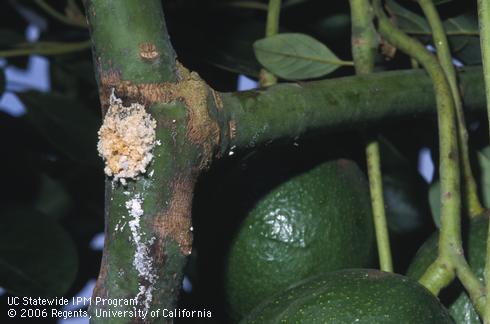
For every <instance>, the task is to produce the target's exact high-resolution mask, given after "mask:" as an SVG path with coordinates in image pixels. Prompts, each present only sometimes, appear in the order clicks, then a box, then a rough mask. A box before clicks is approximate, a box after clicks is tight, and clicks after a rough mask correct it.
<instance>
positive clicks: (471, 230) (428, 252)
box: [407, 214, 488, 324]
mask: <svg viewBox="0 0 490 324" xmlns="http://www.w3.org/2000/svg"><path fill="white" fill-rule="evenodd" d="M487 232H488V214H483V215H480V216H478V217H476V218H475V219H473V220H471V221H470V222H469V224H468V226H467V227H466V228H465V230H464V232H463V234H464V235H463V243H464V251H465V255H466V257H467V260H468V263H469V264H470V266H471V269H472V270H473V271H474V273H475V275H476V276H477V277H478V278H479V279H480V280H483V272H484V268H485V255H486V242H487ZM438 238H439V235H438V234H437V233H435V234H433V235H432V236H431V237H429V239H428V240H427V241H426V242H425V243H424V244H423V245H422V246H421V247H420V249H419V251H418V252H417V254H416V255H415V257H414V259H413V261H412V263H411V264H410V267H409V268H408V271H407V276H409V277H411V278H414V279H417V280H418V279H419V278H420V277H421V276H422V275H423V274H424V272H425V270H426V269H427V267H428V266H429V265H430V264H431V263H432V262H433V261H434V260H435V259H436V257H437V242H438ZM440 297H441V300H442V301H443V303H444V304H445V305H446V306H447V307H448V309H449V313H450V314H451V316H452V317H453V319H454V320H455V322H456V323H461V324H462V323H464V324H480V323H481V321H480V318H479V316H478V314H477V313H476V311H475V309H474V307H473V305H472V303H471V301H470V298H469V297H468V295H467V294H466V292H465V291H464V288H463V287H462V286H461V285H460V284H459V283H453V284H452V285H451V286H450V287H448V288H446V289H444V290H443V291H442V293H441V295H440Z"/></svg>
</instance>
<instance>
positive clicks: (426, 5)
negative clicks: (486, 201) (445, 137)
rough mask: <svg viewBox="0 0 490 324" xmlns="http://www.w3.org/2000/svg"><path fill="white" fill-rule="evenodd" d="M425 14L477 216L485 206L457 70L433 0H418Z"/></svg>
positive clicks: (470, 210)
mask: <svg viewBox="0 0 490 324" xmlns="http://www.w3.org/2000/svg"><path fill="white" fill-rule="evenodd" d="M418 2H419V4H420V6H421V8H422V10H423V11H424V14H425V16H426V18H427V21H428V22H429V25H430V27H431V29H432V36H433V39H434V44H435V46H436V49H437V57H438V58H439V62H440V64H441V67H442V69H443V71H444V73H445V75H446V78H447V80H448V82H449V86H450V88H451V93H452V95H453V100H454V105H455V108H456V117H457V121H458V136H459V149H460V159H461V167H462V172H463V181H464V187H463V189H464V196H465V199H466V206H465V207H466V211H467V214H468V216H469V217H475V216H478V215H480V214H481V213H482V212H483V207H482V204H481V202H480V199H479V198H478V189H477V186H476V181H475V178H474V176H473V172H472V170H471V164H470V155H469V154H470V153H469V148H468V131H467V130H466V123H465V119H464V111H463V103H462V100H461V95H460V92H459V87H458V81H457V78H456V70H455V68H454V65H453V62H452V57H451V51H450V49H449V44H448V40H447V37H446V34H445V32H444V26H443V25H442V22H441V18H440V17H439V14H438V12H437V9H436V7H435V5H434V3H433V1H432V0H418Z"/></svg>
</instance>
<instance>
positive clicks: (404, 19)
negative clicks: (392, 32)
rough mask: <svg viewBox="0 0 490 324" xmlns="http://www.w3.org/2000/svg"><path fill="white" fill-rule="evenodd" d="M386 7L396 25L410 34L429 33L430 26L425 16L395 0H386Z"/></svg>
mask: <svg viewBox="0 0 490 324" xmlns="http://www.w3.org/2000/svg"><path fill="white" fill-rule="evenodd" d="M386 7H387V9H388V12H389V13H390V14H391V16H393V17H394V21H395V23H396V25H397V26H398V27H399V28H400V29H402V30H403V31H405V32H406V33H409V34H420V33H423V34H428V33H430V32H431V29H430V26H429V24H428V23H427V21H426V20H425V18H424V17H422V16H420V15H418V14H416V13H414V12H412V11H410V10H408V9H406V8H405V7H403V6H401V5H399V4H398V3H397V2H396V1H394V0H386Z"/></svg>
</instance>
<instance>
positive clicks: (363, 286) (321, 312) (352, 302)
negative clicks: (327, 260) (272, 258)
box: [240, 269, 453, 324]
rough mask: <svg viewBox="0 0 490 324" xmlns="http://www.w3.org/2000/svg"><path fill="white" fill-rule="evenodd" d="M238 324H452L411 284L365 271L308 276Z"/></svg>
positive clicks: (434, 301)
mask: <svg viewBox="0 0 490 324" xmlns="http://www.w3.org/2000/svg"><path fill="white" fill-rule="evenodd" d="M240 323H241V324H253V323H257V324H259V323H260V324H262V323H268V324H274V323H308V324H315V323H322V324H323V323H329V324H335V323H339V324H340V323H342V324H344V323H349V324H350V323H363V324H370V323H372V324H383V323H393V324H395V323H396V324H398V323H431V324H439V323H453V321H452V319H451V317H450V315H449V313H448V311H447V310H446V309H445V308H444V306H443V305H442V304H441V303H440V302H439V300H438V299H437V298H436V297H434V296H433V295H432V294H431V293H430V292H429V291H428V290H427V289H425V288H424V287H423V286H421V285H420V284H418V283H417V282H416V281H414V280H413V279H410V278H408V277H404V276H401V275H397V274H393V273H388V272H382V271H379V270H371V269H349V270H340V271H336V272H330V273H324V274H321V275H318V276H314V277H311V278H309V279H306V280H304V281H302V282H299V283H297V284H296V285H294V286H292V287H290V288H289V289H287V290H285V291H283V292H281V293H279V294H276V295H274V296H273V297H271V298H270V299H267V300H266V301H265V302H263V303H262V304H260V305H259V306H258V307H257V308H255V309H254V310H253V311H252V312H251V313H250V314H249V315H248V316H247V317H245V318H244V319H243V320H242V321H241V322H240Z"/></svg>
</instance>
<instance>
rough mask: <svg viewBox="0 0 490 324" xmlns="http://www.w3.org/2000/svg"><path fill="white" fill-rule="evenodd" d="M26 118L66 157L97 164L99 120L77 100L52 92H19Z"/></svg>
mask: <svg viewBox="0 0 490 324" xmlns="http://www.w3.org/2000/svg"><path fill="white" fill-rule="evenodd" d="M19 96H20V97H21V99H22V101H23V103H24V104H25V106H26V108H27V118H28V119H29V120H30V122H32V124H33V125H34V126H35V127H36V128H37V129H38V130H39V132H40V133H41V134H43V135H44V136H45V137H46V138H47V139H48V140H49V141H50V142H51V144H52V145H53V146H54V147H56V148H57V149H58V150H59V151H60V152H62V153H64V154H65V155H67V156H68V157H69V158H71V159H73V160H75V161H77V162H80V163H86V164H91V165H97V166H98V165H99V163H100V159H99V158H98V156H97V150H96V143H97V130H98V128H99V125H100V120H99V119H98V118H97V116H95V114H94V113H93V112H92V111H90V110H89V109H88V108H87V107H84V106H83V105H81V104H80V103H79V102H78V101H77V99H75V98H71V97H67V96H62V95H59V94H56V93H40V92H35V91H30V92H25V93H20V94H19Z"/></svg>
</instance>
